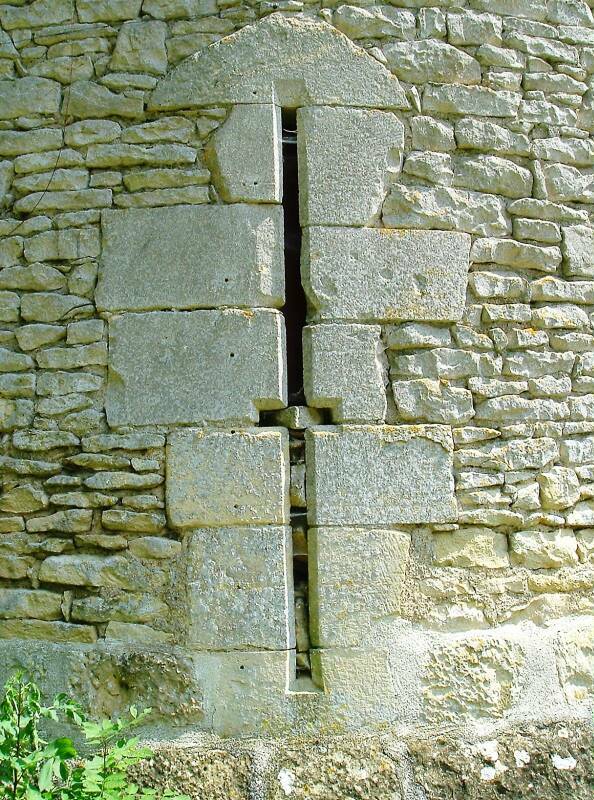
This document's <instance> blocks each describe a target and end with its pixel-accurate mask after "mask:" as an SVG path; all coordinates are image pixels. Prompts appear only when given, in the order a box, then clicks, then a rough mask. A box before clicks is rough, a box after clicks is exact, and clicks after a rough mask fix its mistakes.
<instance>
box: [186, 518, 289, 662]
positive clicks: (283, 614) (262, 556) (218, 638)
mask: <svg viewBox="0 0 594 800" xmlns="http://www.w3.org/2000/svg"><path fill="white" fill-rule="evenodd" d="M290 553H291V533H290V528H287V527H277V526H273V525H270V526H267V527H262V528H251V527H250V528H217V529H212V528H208V529H203V530H195V531H192V533H191V534H190V536H189V541H188V554H187V563H188V581H189V584H188V587H189V605H190V612H189V613H190V620H191V623H190V629H189V634H188V645H189V647H190V648H191V649H192V650H247V649H259V650H284V649H288V648H290V647H294V646H295V642H294V632H293V631H294V623H293V608H292V603H290V602H289V598H291V595H292V593H291V590H290V587H291V583H292V575H291V562H290Z"/></svg>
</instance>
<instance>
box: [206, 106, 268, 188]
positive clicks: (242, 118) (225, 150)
mask: <svg viewBox="0 0 594 800" xmlns="http://www.w3.org/2000/svg"><path fill="white" fill-rule="evenodd" d="M281 135H282V124H281V110H280V108H279V107H278V106H274V105H270V104H267V105H264V104H262V105H239V106H234V107H233V108H232V109H231V111H230V112H229V116H228V117H227V119H226V120H225V122H224V123H223V124H222V125H221V126H220V127H219V128H217V129H216V131H215V132H214V134H213V135H212V136H211V138H210V140H209V143H208V145H207V147H206V149H205V158H206V163H207V166H208V167H209V169H210V171H211V174H212V182H213V184H214V186H215V188H216V190H217V192H218V193H219V195H220V196H221V198H222V199H223V200H225V202H227V203H241V202H248V203H249V202H252V203H280V202H281V200H282V194H283V175H282V142H281Z"/></svg>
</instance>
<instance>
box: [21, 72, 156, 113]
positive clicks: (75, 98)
mask: <svg viewBox="0 0 594 800" xmlns="http://www.w3.org/2000/svg"><path fill="white" fill-rule="evenodd" d="M36 80H42V79H41V78H37V79H36ZM46 82H47V83H49V81H46ZM56 85H58V84H56ZM63 112H64V114H66V115H67V116H72V117H78V118H79V119H85V118H88V117H100V118H101V117H123V118H125V119H135V118H137V117H142V115H143V114H144V103H143V100H142V97H126V96H125V95H123V94H117V93H115V92H110V91H109V89H108V88H107V87H105V86H101V85H100V84H98V83H94V82H93V81H75V82H74V83H73V84H72V85H71V86H69V87H68V89H67V90H66V92H65V96H64V107H63Z"/></svg>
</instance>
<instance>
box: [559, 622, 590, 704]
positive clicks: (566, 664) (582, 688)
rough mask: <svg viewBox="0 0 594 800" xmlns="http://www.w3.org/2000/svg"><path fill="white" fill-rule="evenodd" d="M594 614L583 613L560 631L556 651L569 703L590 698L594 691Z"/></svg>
mask: <svg viewBox="0 0 594 800" xmlns="http://www.w3.org/2000/svg"><path fill="white" fill-rule="evenodd" d="M592 631H593V628H592V617H591V616H583V617H581V618H578V619H577V620H576V621H575V623H573V624H572V625H571V627H569V628H568V629H566V630H561V631H559V633H558V635H557V637H556V641H555V655H556V660H557V669H558V671H559V678H560V680H561V686H562V687H563V692H564V694H565V697H566V698H567V701H568V702H569V703H579V702H584V701H586V702H588V701H589V697H590V695H591V692H592V684H593V679H592V666H591V665H592V658H593V657H594V637H593V634H592Z"/></svg>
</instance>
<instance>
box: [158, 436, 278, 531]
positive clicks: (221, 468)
mask: <svg viewBox="0 0 594 800" xmlns="http://www.w3.org/2000/svg"><path fill="white" fill-rule="evenodd" d="M166 496H167V516H168V518H169V522H170V524H171V525H172V526H173V527H176V528H199V527H205V528H206V527H221V526H225V525H234V526H235V525H282V524H285V523H287V522H288V519H289V440H288V434H287V431H286V430H284V429H277V428H268V429H267V428H252V429H238V430H205V429H187V430H180V431H176V432H175V433H172V434H171V435H170V437H169V441H168V446H167V479H166Z"/></svg>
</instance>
